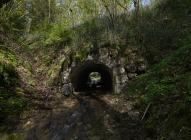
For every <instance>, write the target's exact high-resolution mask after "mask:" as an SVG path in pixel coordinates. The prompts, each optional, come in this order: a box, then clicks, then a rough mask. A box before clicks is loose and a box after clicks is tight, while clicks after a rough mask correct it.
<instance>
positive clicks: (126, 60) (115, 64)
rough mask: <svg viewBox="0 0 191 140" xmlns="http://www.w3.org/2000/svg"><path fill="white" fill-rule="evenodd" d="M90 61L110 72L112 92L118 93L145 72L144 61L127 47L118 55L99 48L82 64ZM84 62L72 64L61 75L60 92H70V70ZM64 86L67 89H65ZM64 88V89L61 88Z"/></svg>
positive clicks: (110, 50) (112, 50) (135, 49)
mask: <svg viewBox="0 0 191 140" xmlns="http://www.w3.org/2000/svg"><path fill="white" fill-rule="evenodd" d="M86 61H92V62H95V63H100V64H103V65H105V66H107V67H108V68H109V69H110V71H111V72H112V79H113V92H115V93H120V92H121V91H122V90H123V88H124V86H125V85H126V84H127V83H128V82H129V81H130V80H132V79H133V78H135V77H136V76H137V75H140V74H142V73H144V72H145V71H146V68H147V63H146V60H145V59H144V58H143V57H142V56H141V55H140V53H139V50H138V49H137V48H135V47H128V48H127V49H126V50H124V52H122V53H119V52H118V51H117V50H116V49H110V48H100V49H99V51H98V53H97V54H91V55H88V56H87V58H86V59H84V62H86ZM84 62H81V63H76V62H75V61H73V62H72V65H71V67H69V68H67V69H66V70H64V71H63V72H62V73H61V77H62V78H61V82H60V92H64V93H69V91H66V89H67V90H69V89H70V88H71V90H70V91H72V86H71V85H72V84H71V79H70V78H71V74H72V70H73V69H74V68H76V67H78V66H80V65H82V64H83V63H84ZM66 85H68V87H67V88H66ZM63 87H64V88H63Z"/></svg>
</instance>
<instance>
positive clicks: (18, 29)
mask: <svg viewBox="0 0 191 140" xmlns="http://www.w3.org/2000/svg"><path fill="white" fill-rule="evenodd" d="M23 3H24V1H23V0H12V1H11V2H9V3H8V4H6V5H4V6H3V7H2V8H0V29H3V30H4V31H6V32H11V33H14V34H15V35H17V36H18V35H23V32H24V30H25V23H26V18H25V10H24V8H23ZM17 36H15V38H17Z"/></svg>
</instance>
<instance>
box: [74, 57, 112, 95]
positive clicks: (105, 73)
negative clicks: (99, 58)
mask: <svg viewBox="0 0 191 140" xmlns="http://www.w3.org/2000/svg"><path fill="white" fill-rule="evenodd" d="M92 72H97V73H99V74H100V77H101V80H100V82H99V84H98V85H97V86H98V87H95V86H94V87H90V86H89V85H88V84H87V83H88V80H89V76H90V74H91V73H92ZM70 78H71V83H72V85H73V88H74V91H77V92H86V91H95V90H98V91H105V92H109V91H112V90H113V75H112V71H111V70H110V68H109V67H108V66H106V65H105V64H103V63H98V62H95V61H91V60H88V61H85V62H84V63H82V64H81V65H80V66H77V67H74V68H73V69H72V70H71V74H70Z"/></svg>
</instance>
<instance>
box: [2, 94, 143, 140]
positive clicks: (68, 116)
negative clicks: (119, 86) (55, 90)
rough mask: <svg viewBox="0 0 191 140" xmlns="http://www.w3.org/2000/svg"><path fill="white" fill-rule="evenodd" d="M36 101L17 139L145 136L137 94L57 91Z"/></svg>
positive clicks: (138, 138)
mask: <svg viewBox="0 0 191 140" xmlns="http://www.w3.org/2000/svg"><path fill="white" fill-rule="evenodd" d="M34 101H35V104H34V105H33V108H32V109H30V110H26V111H25V112H24V113H23V115H22V117H21V120H20V124H19V125H18V126H17V128H16V131H15V132H14V134H13V135H12V137H13V138H14V139H16V140H17V139H19V140H22V139H25V140H106V139H108V140H117V139H120V140H142V139H144V135H143V134H144V132H143V128H142V125H141V121H140V120H141V116H142V115H143V114H142V113H140V112H139V111H138V110H137V109H136V108H135V107H136V99H135V98H134V97H132V98H131V97H129V98H124V97H122V96H120V95H113V94H109V93H108V94H105V95H103V94H102V95H98V94H88V95H82V94H75V95H72V96H70V97H65V96H63V95H61V94H55V95H51V96H49V97H47V98H44V99H42V98H41V99H39V100H37V99H35V100H34ZM33 103H34V102H33ZM4 137H6V136H4ZM9 137H10V136H9ZM2 138H3V137H2ZM5 139H6V138H5Z"/></svg>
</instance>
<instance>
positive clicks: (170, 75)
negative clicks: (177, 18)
mask: <svg viewBox="0 0 191 140" xmlns="http://www.w3.org/2000/svg"><path fill="white" fill-rule="evenodd" d="M127 91H128V92H127V93H128V94H130V95H136V96H139V103H138V104H137V105H138V106H139V108H140V109H141V110H142V112H143V111H144V109H145V108H146V106H147V110H146V111H145V115H144V118H143V119H144V128H145V134H147V135H148V136H149V137H151V139H165V140H169V139H178V140H189V139H190V138H191V135H190V134H191V127H190V126H191V121H190V117H191V110H190V106H191V104H190V103H191V102H190V101H191V100H190V99H191V38H190V36H188V37H187V38H186V39H184V41H182V43H179V49H177V50H175V51H174V52H173V53H172V54H171V55H169V56H168V57H166V58H164V59H163V60H162V61H161V62H160V63H159V64H156V65H154V66H153V68H151V70H150V71H149V72H147V73H146V74H144V75H142V76H140V77H138V78H137V79H136V80H134V81H133V82H131V83H130V84H129V85H128V86H127Z"/></svg>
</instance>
